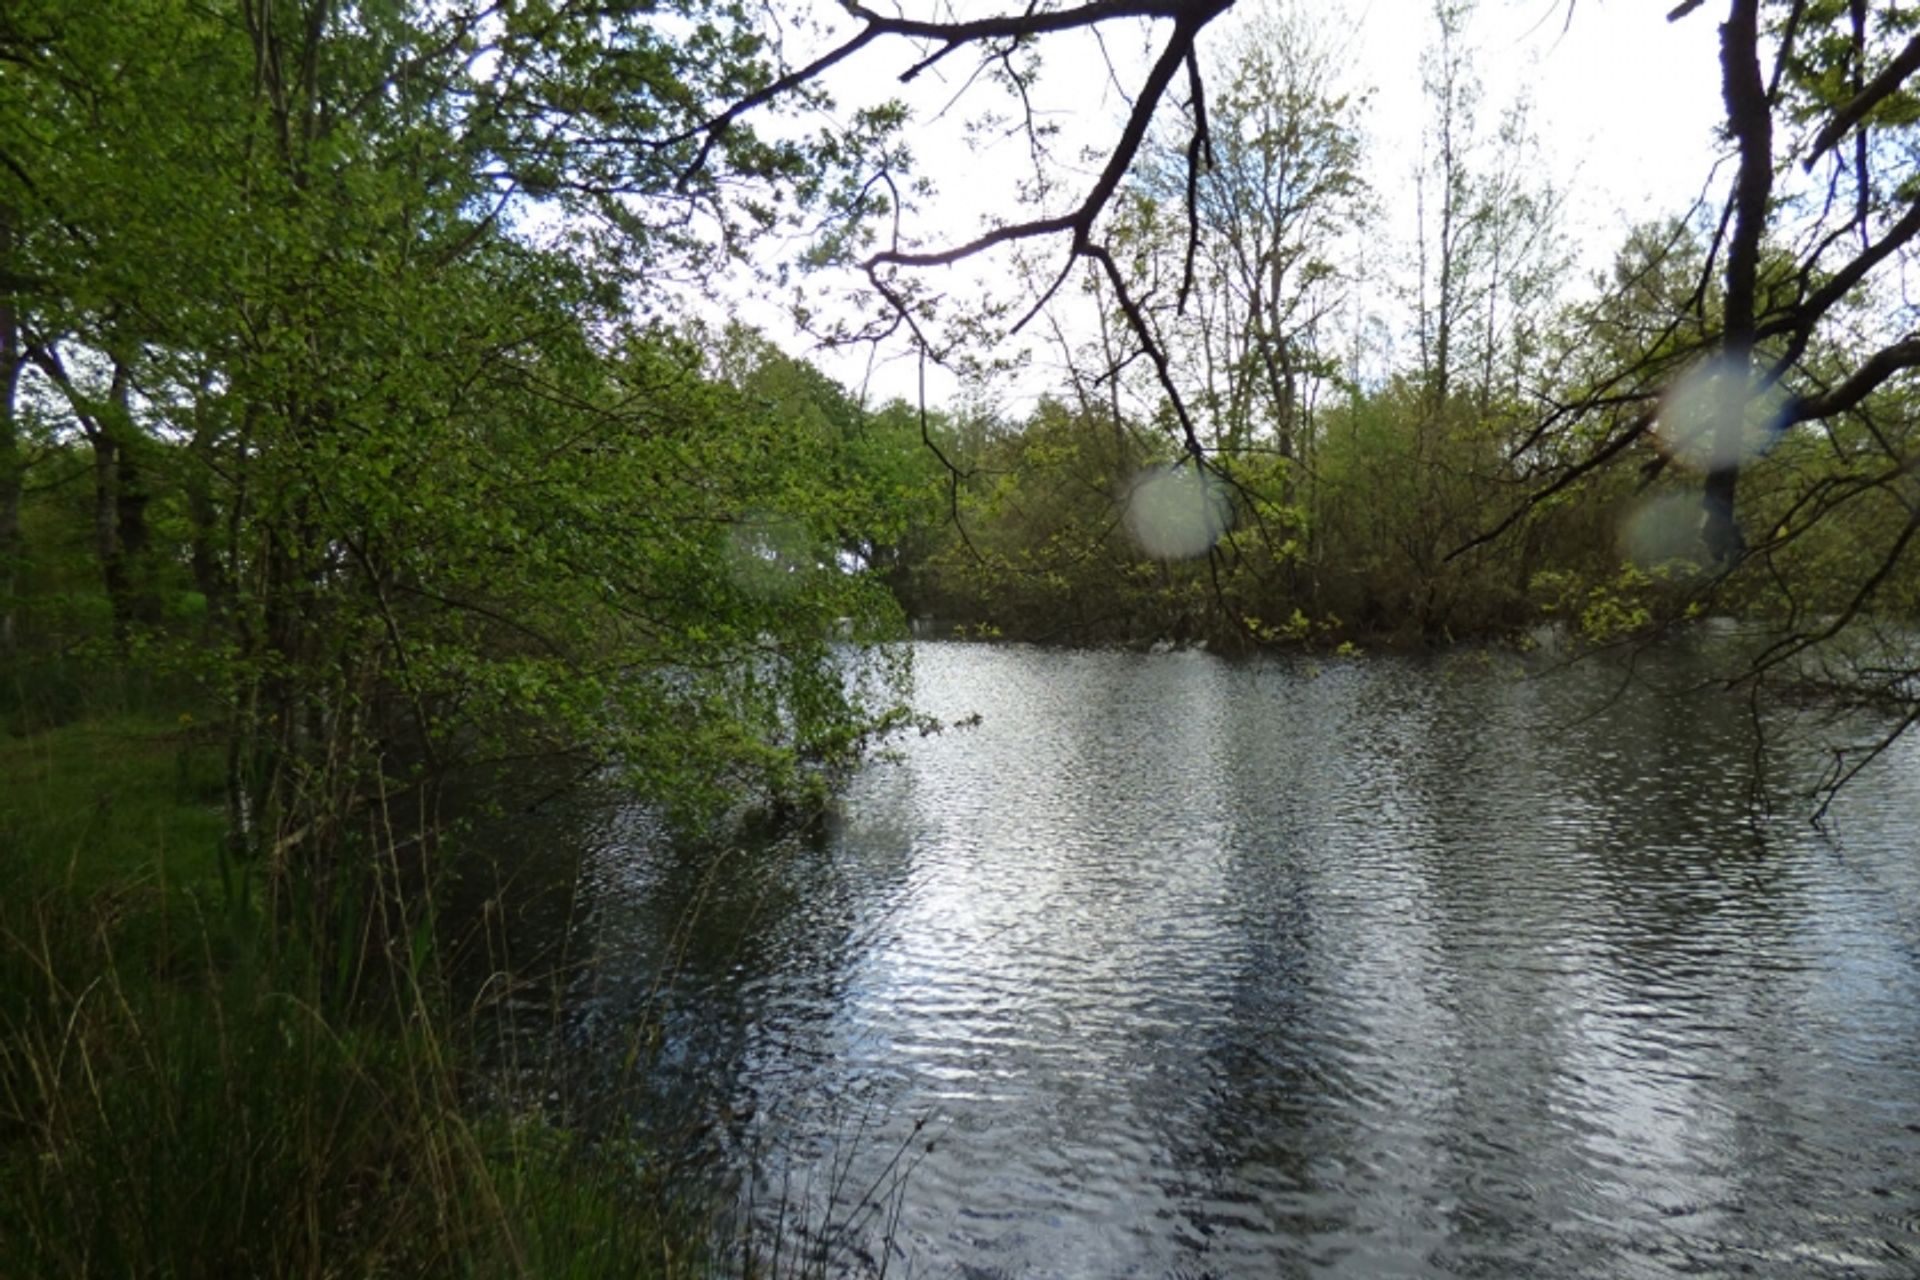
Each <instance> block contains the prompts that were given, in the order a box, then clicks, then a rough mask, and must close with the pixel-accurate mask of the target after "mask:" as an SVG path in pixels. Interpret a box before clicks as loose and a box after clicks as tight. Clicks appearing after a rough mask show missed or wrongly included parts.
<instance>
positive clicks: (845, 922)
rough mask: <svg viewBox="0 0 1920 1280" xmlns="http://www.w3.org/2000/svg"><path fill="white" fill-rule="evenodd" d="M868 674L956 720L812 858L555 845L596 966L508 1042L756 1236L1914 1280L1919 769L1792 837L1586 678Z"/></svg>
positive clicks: (974, 1270)
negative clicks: (655, 1148) (1822, 828)
mask: <svg viewBox="0 0 1920 1280" xmlns="http://www.w3.org/2000/svg"><path fill="white" fill-rule="evenodd" d="M1685 662H1686V659H1684V658H1675V659H1672V660H1670V661H1669V663H1668V665H1669V666H1670V667H1671V668H1672V669H1671V670H1668V671H1667V672H1666V674H1667V675H1668V676H1669V677H1671V679H1672V682H1673V683H1675V684H1680V683H1685V682H1686V677H1687V675H1688V672H1687V670H1686V668H1685ZM917 663H918V672H919V687H920V697H921V700H922V702H923V704H924V706H925V708H926V709H927V710H929V711H931V712H932V713H934V714H935V715H938V716H941V717H944V718H947V719H949V720H957V719H960V718H962V717H966V716H970V715H972V714H974V713H976V712H977V713H978V714H979V716H980V722H979V724H978V725H977V727H974V728H970V729H956V730H951V731H949V732H947V733H945V734H942V735H939V736H935V737H929V738H925V739H915V740H913V741H910V742H908V743H906V744H904V745H903V746H902V748H901V751H900V755H899V758H898V759H895V760H892V761H886V762H880V763H876V764H874V765H872V766H871V767H869V768H867V769H866V770H865V771H864V772H863V773H862V774H861V775H860V776H859V777H858V779H857V780H856V782H855V784H854V786H853V788H852V790H851V792H850V793H849V794H848V796H847V797H846V799H845V802H844V804H842V805H841V806H840V807H839V809H838V810H837V811H836V813H835V814H834V816H833V817H832V819H831V820H830V822H829V824H828V826H827V828H826V830H825V831H824V832H819V833H815V835H814V836H812V837H811V838H807V839H789V840H787V841H784V842H782V843H778V844H776V845H774V846H772V847H760V848H751V849H735V850H731V851H727V852H724V853H722V854H716V853H715V851H713V850H705V851H696V850H687V849H674V848H672V847H671V846H668V845H666V844H665V843H664V842H662V841H661V840H659V838H658V833H657V831H656V830H655V829H654V828H653V826H652V825H651V824H650V823H649V822H648V821H647V819H646V817H645V815H644V814H641V813H638V812H634V811H632V810H623V809H621V808H619V807H618V806H614V805H611V804H609V803H607V802H605V801H604V800H603V801H601V802H599V803H598V804H597V806H592V807H588V808H585V809H581V810H578V811H576V812H575V813H574V815H573V818H572V825H567V826H565V827H564V830H565V832H566V836H565V838H566V839H567V840H570V841H578V842H580V843H582V844H583V845H584V847H585V849H586V852H587V868H588V878H587V881H586V887H585V890H584V892H583V894H582V897H581V899H580V901H579V903H578V904H577V910H576V911H575V913H574V915H573V916H572V918H571V927H572V928H573V929H574V930H575V936H576V938H577V944H576V945H577V946H578V947H580V948H583V949H584V950H585V951H587V952H589V953H591V955H592V956H593V958H594V961H595V964H594V968H593V970H592V976H591V977H590V978H585V979H583V980H582V982H581V984H580V987H579V989H578V990H577V991H576V992H575V993H574V995H573V997H572V1004H571V1006H570V1007H569V1008H568V1009H567V1010H565V1011H564V1012H563V1014H562V1015H561V1018H560V1020H559V1022H558V1023H557V1024H556V1025H558V1026H560V1027H561V1028H562V1035H563V1037H564V1038H565V1039H566V1041H567V1043H568V1044H569V1045H571V1046H572V1050H571V1051H572V1052H575V1053H577V1054H579V1055H580V1056H582V1057H583V1058H585V1059H589V1060H595V1061H599V1062H601V1063H602V1064H604V1063H606V1062H609V1061H613V1060H615V1059H618V1060H619V1061H620V1062H622V1063H623V1064H628V1065H632V1064H637V1065H635V1066H634V1070H636V1071H638V1072H639V1073H640V1074H641V1075H643V1076H644V1077H645V1079H646V1081H647V1084H648V1087H649V1089H650V1090H651V1093H652V1096H653V1097H654V1098H655V1099H656V1102H657V1107H658V1111H657V1113H656V1114H655V1115H654V1116H653V1117H652V1120H651V1122H653V1123H657V1124H660V1125H662V1126H663V1131H670V1132H673V1133H675V1134H678V1135H681V1136H682V1137H684V1139H685V1140H686V1141H687V1142H688V1143H689V1144H690V1147H689V1150H690V1151H691V1152H694V1153H697V1155H689V1156H688V1165H687V1167H688V1169H690V1170H691V1169H694V1168H698V1169H700V1170H702V1171H703V1176H704V1175H713V1176H718V1177H720V1178H721V1179H722V1180H723V1181H726V1180H731V1182H730V1185H733V1186H735V1187H737V1188H739V1193H740V1198H741V1202H742V1206H743V1207H742V1210H741V1211H742V1212H743V1213H750V1214H752V1215H754V1216H755V1217H757V1218H758V1219H760V1220H761V1221H762V1223H763V1227H762V1231H763V1238H764V1233H765V1231H767V1230H770V1229H772V1228H771V1227H770V1226H769V1225H768V1224H770V1223H772V1222H773V1221H774V1219H775V1218H776V1217H777V1216H778V1215H780V1214H783V1213H784V1215H785V1216H784V1218H782V1219H781V1220H782V1221H783V1222H784V1223H785V1224H786V1225H784V1226H783V1227H781V1228H780V1230H781V1231H783V1232H784V1233H785V1234H787V1235H788V1236H789V1237H792V1238H795V1239H798V1238H799V1235H801V1234H804V1235H806V1236H807V1237H808V1238H811V1239H816V1240H817V1239H819V1238H820V1237H821V1235H822V1234H823V1229H824V1233H825V1234H828V1235H831V1237H832V1239H831V1244H832V1247H833V1248H834V1250H835V1252H834V1255H833V1262H832V1269H833V1270H834V1271H836V1272H841V1273H845V1272H853V1273H860V1272H862V1271H870V1270H877V1269H878V1268H880V1267H881V1266H882V1265H884V1266H885V1268H886V1270H887V1274H889V1275H933V1276H953V1275H964V1276H1001V1275H1005V1276H1034V1277H1119V1276H1201V1275H1215V1276H1291V1275H1318V1274H1338V1275H1356V1276H1536V1275H1539V1276H1593V1277H1608V1278H1615V1277H1636V1276H1668V1275H1675V1276H1677V1275H1702V1274H1705V1275H1719V1274H1743V1275H1744V1274H1752V1275H1776V1276H1816V1277H1817V1276H1867V1277H1880V1276H1886V1277H1894V1276H1914V1275H1920V839H1916V826H1917V825H1920V823H1917V822H1916V819H1917V818H1920V768H1917V766H1920V751H1916V750H1913V749H1911V748H1902V749H1900V750H1899V751H1897V752H1896V753H1895V754H1894V755H1893V756H1892V757H1891V758H1890V759H1888V760H1887V761H1886V762H1884V764H1883V766H1882V767H1879V768H1877V769H1876V770H1875V771H1874V772H1873V773H1872V774H1871V775H1870V776H1869V777H1867V778H1865V779H1863V780H1862V781H1861V782H1860V783H1859V784H1857V785H1856V786H1855V787H1854V788H1853V789H1852V790H1850V791H1849V792H1847V793H1845V794H1844V795H1843V797H1842V801H1841V803H1840V804H1839V806H1838V807H1837V809H1836V812H1835V819H1836V822H1837V828H1838V837H1837V838H1835V837H1834V836H1832V835H1826V836H1823V835H1821V834H1819V833H1817V832H1815V831H1814V830H1813V829H1812V828H1811V827H1809V826H1808V825H1807V823H1806V820H1805V819H1806V814H1807V811H1808V802H1807V801H1806V800H1805V799H1804V798H1802V797H1801V796H1800V795H1799V794H1797V791H1798V789H1799V788H1803V787H1804V786H1805V785H1806V784H1807V783H1808V782H1809V781H1811V778H1812V776H1813V775H1812V774H1811V773H1802V772H1797V771H1796V766H1794V765H1793V764H1792V762H1791V757H1789V759H1788V760H1787V761H1786V762H1785V763H1776V764H1775V765H1774V766H1773V767H1772V769H1771V776H1770V780H1769V786H1770V787H1771V790H1772V793H1773V795H1774V797H1775V806H1774V817H1773V818H1771V819H1767V818H1764V817H1756V816H1755V809H1754V807H1753V805H1752V803H1751V799H1752V797H1751V795H1750V792H1749V781H1750V779H1751V777H1752V769H1753V749H1754V745H1755V733H1756V730H1755V727H1754V723H1753V720H1752V718H1751V717H1750V716H1749V714H1748V711H1747V709H1746V707H1745V706H1744V704H1742V703H1740V702H1738V701H1735V700H1731V699H1727V698H1724V697H1722V698H1715V697H1712V696H1693V697H1686V696H1679V695H1677V694H1672V693H1667V692H1659V691H1648V690H1646V689H1643V688H1636V689H1630V690H1628V691H1626V692H1625V693H1623V694H1620V695H1619V696H1617V697H1610V696H1608V695H1609V694H1610V693H1611V692H1612V691H1613V690H1614V689H1615V688H1616V686H1617V684H1618V679H1617V673H1613V672H1609V671H1606V670H1603V669H1601V668H1597V667H1595V668H1582V669H1580V670H1576V671H1575V672H1573V673H1572V674H1571V675H1570V676H1563V677H1560V678H1556V679H1542V678H1529V677H1527V676H1526V675H1525V674H1524V673H1523V672H1522V671H1521V670H1520V668H1519V667H1518V665H1517V664H1516V663H1515V662H1514V661H1513V660H1511V659H1504V658H1488V657H1484V656H1480V657H1468V658H1465V659H1453V660H1445V661H1411V660H1407V661H1401V660H1362V661H1323V662H1318V663H1313V662H1306V661H1285V662H1283V661H1262V662H1228V661H1223V660H1219V659H1216V658H1212V657H1209V656H1207V655H1205V654H1198V653H1184V654H1165V655H1144V654H1131V653H1118V652H1091V653H1090V652H1079V653H1075V652H1062V651H1049V650H1040V649H1031V648H1022V647H1011V646H1008V647H999V646H996V647H987V646H961V645H941V644H930V645H923V646H920V648H919V650H918V655H917ZM1653 665H1654V674H1655V675H1656V676H1658V675H1660V674H1661V670H1660V668H1659V664H1657V663H1656V664H1653ZM1777 727H1778V726H1777ZM1800 758H1801V759H1806V757H1800ZM1812 764H1817V761H1814V762H1812V763H1810V764H1809V766H1808V767H1809V768H1811V767H1812ZM642 1027H644V1028H645V1031H644V1032H640V1031H638V1030H636V1029H637V1028H642ZM623 1046H624V1047H623ZM689 1176H692V1175H691V1174H689ZM796 1221H797V1222H799V1223H800V1224H802V1225H801V1227H800V1228H799V1229H798V1231H797V1232H796V1229H795V1228H794V1227H793V1225H792V1224H793V1223H795V1222H796Z"/></svg>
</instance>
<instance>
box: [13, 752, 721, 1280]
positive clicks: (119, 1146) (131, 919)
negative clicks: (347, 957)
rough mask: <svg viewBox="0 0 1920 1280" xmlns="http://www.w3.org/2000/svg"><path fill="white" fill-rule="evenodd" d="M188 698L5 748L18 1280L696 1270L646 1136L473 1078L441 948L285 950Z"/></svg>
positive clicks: (692, 1229) (697, 1251)
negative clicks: (576, 1120) (337, 989)
mask: <svg viewBox="0 0 1920 1280" xmlns="http://www.w3.org/2000/svg"><path fill="white" fill-rule="evenodd" d="M221 770H222V757H221V752H220V748H219V746H218V743H217V741H216V740H215V738H214V737H213V736H212V735H206V734H202V733H201V732H200V731H199V729H198V727H197V726H196V725H195V723H194V721H193V719H192V717H191V716H190V715H185V714H182V715H180V716H178V717H177V719H175V720H173V721H171V722H169V721H167V720H164V719H156V718H150V717H124V716H123V717H118V718H112V719H90V720H83V721H80V722H76V723H72V724H68V725H65V726H63V727H61V728H58V729H53V730H49V731H45V732H41V733H37V734H34V735H31V736H28V737H24V738H15V739H7V740H0V777H4V778H6V779H7V783H6V786H5V787H4V788H0V848H5V849H6V850H7V856H6V858H5V860H4V862H0V1275H9V1276H14V1275H17V1276H29V1275H31V1276H38V1277H59V1276H97V1275H150V1276H166V1275H182V1276H186V1275H196V1276H198V1275H249V1276H319V1275H375V1274H382V1275H462V1276H488V1277H490V1276H502V1277H505V1276H541V1277H547V1276H581V1277H586V1276H595V1277H597V1276H608V1277H612V1276H622V1277H628V1276H679V1275H690V1274H699V1273H701V1271H702V1266H701V1257H700V1255H701V1252H702V1250H701V1247H700V1244H701V1238H700V1230H699V1229H698V1226H697V1224H694V1223H692V1222H691V1221H689V1220H687V1219H685V1218H681V1217H677V1216H676V1215H675V1214H674V1212H673V1211H671V1210H670V1209H668V1208H666V1207H665V1205H666V1203H667V1201H668V1200H669V1197H668V1196H667V1195H666V1194H665V1192H666V1189H665V1188H662V1187H660V1186H657V1185H653V1184H651V1183H649V1181H648V1179H647V1176H646V1175H645V1174H644V1172H643V1170H644V1167H645V1162H644V1161H643V1160H641V1159H638V1158H637V1153H636V1152H634V1151H632V1150H629V1149H624V1148H622V1147H621V1146H620V1145H619V1144H617V1143H610V1142H608V1141H606V1140H604V1139H602V1140H599V1141H596V1142H595V1143H594V1144H592V1145H588V1144H585V1143H583V1142H581V1141H579V1140H578V1139H577V1138H576V1137H575V1136H574V1135H572V1134H570V1133H569V1132H567V1131H566V1130H565V1129H564V1128H562V1127H559V1126H558V1125H556V1124H555V1123H553V1122H552V1120H551V1119H550V1118H549V1117H547V1116H544V1115H542V1114H540V1113H539V1112H538V1111H536V1110H533V1109H530V1108H525V1107H516V1106H513V1105H511V1104H509V1103H504V1102H501V1101H498V1100H487V1099H488V1098H489V1094H488V1093H487V1091H483V1090H480V1089H477V1088H475V1087H473V1084H474V1082H473V1079H472V1075H473V1073H472V1071H471V1069H470V1068H471V1056H470V1039H469V1035H468V1029H467V1028H466V1027H465V1026H463V1024H462V1020H461V1019H460V1018H459V1017H456V1016H455V1015H454V1014H453V1013H452V1012H451V1011H449V1010H448V1009H447V1008H445V1007H444V1003H443V1001H442V1000H441V999H440V996H439V991H440V984H439V983H437V982H436V981H435V980H434V979H433V975H432V961H431V957H430V956H417V957H415V959H414V960H413V962H412V963H411V965H410V966H409V967H408V968H407V969H406V971H405V973H404V977H405V978H406V981H405V982H402V983H398V984H394V986H393V990H392V992H390V993H389V996H388V998H386V999H383V1000H382V1001H381V1002H380V1003H379V1004H378V1005H377V1006H373V1005H369V1004H368V1003H366V1002H354V1003H347V1002H343V1001H341V1000H340V999H338V998H337V997H334V996H330V995H329V994H328V990H329V984H327V983H326V982H324V981H322V980H321V975H320V974H319V973H318V972H317V971H316V970H317V966H316V965H315V964H313V963H311V957H310V956H307V955H305V954H303V953H302V952H301V951H300V949H298V948H288V947H285V946H276V947H269V946H267V945H265V944H266V941H267V939H266V935H265V931H264V929H263V925H262V913H261V911H260V908H259V906H258V904H257V902H256V901H255V900H254V895H251V894H249V893H248V892H247V891H246V887H245V885H244V883H242V881H243V879H244V878H243V877H237V876H236V873H235V871H234V869H232V868H226V869H224V873H223V868H222V866H221V858H220V848H221V843H220V841H221V832H222V828H223V822H222V813H221V808H220V797H221V776H222V773H221Z"/></svg>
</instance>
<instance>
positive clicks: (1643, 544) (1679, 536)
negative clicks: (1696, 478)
mask: <svg viewBox="0 0 1920 1280" xmlns="http://www.w3.org/2000/svg"><path fill="white" fill-rule="evenodd" d="M1704 511H1705V508H1704V507H1703V506H1702V505H1701V498H1700V495H1699V494H1698V493H1695V492H1691V491H1688V492H1683V493H1663V494H1659V495H1658V496H1656V497H1652V498H1649V499H1647V500H1646V501H1645V502H1643V503H1641V504H1640V505H1639V506H1637V507H1635V508H1634V509H1633V512H1632V514H1630V515H1628V516H1627V518H1626V519H1625V520H1624V521H1622V522H1621V525H1620V549H1621V550H1622V551H1623V552H1625V553H1626V555H1627V557H1628V558H1629V559H1631V560H1632V561H1633V562H1634V563H1635V564H1637V565H1640V566H1641V567H1642V568H1651V567H1652V566H1654V565H1656V564H1669V563H1671V562H1673V561H1676V560H1685V561H1691V562H1692V563H1693V564H1696V565H1703V564H1707V563H1709V562H1710V561H1711V560H1712V558H1713V557H1712V556H1710V555H1709V554H1708V553H1707V547H1706V543H1705V542H1704V541H1703V540H1702V538H1701V536H1700V527H1701V521H1702V519H1703V515H1704Z"/></svg>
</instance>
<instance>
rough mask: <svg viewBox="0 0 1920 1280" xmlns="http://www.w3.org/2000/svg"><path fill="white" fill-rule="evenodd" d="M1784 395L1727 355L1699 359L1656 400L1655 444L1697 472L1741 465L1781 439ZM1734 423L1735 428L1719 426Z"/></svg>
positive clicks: (1668, 455) (1672, 457) (1675, 459)
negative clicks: (1657, 407) (1737, 427)
mask: <svg viewBox="0 0 1920 1280" xmlns="http://www.w3.org/2000/svg"><path fill="white" fill-rule="evenodd" d="M1784 408H1785V396H1784V395H1783V394H1782V393H1781V392H1780V391H1779V389H1778V388H1777V387H1774V388H1769V387H1767V386H1766V385H1765V382H1764V380H1763V379H1762V378H1761V377H1760V376H1759V375H1758V374H1757V373H1755V372H1754V371H1752V370H1748V369H1743V368H1742V367H1741V366H1740V363H1739V362H1738V361H1735V360H1731V359H1729V358H1728V357H1726V356H1714V357H1713V358H1712V359H1709V360H1703V361H1701V362H1700V363H1699V364H1697V365H1695V366H1694V367H1693V368H1692V369H1690V370H1688V371H1687V372H1686V373H1685V374H1682V375H1681V376H1680V378H1679V379H1678V380H1676V381H1675V382H1674V384H1673V385H1672V386H1670V387H1668V388H1667V391H1666V394H1665V395H1663V396H1661V397H1660V409H1659V414H1658V416H1657V417H1656V418H1655V419H1654V442H1655V443H1656V444H1657V445H1658V446H1659V448H1660V451H1661V452H1662V453H1664V454H1666V455H1667V457H1668V458H1670V459H1672V460H1673V461H1674V462H1677V463H1680V464H1681V465H1682V466H1686V467H1691V468H1692V469H1694V470H1695V471H1718V470H1723V469H1725V468H1727V467H1739V466H1745V465H1746V464H1747V463H1749V462H1751V461H1753V460H1754V459H1755V458H1758V457H1759V456H1760V455H1761V454H1763V453H1765V452H1766V451H1767V449H1768V448H1769V447H1770V446H1771V445H1772V444H1773V442H1774V439H1775V438H1776V437H1777V436H1778V435H1779V434H1780V426H1781V421H1782V419H1781V414H1782V411H1783V410H1784ZM1729 419H1734V420H1737V422H1738V424H1739V429H1738V430H1737V431H1733V432H1728V431H1726V430H1723V424H1724V423H1726V422H1727V421H1728V420H1729Z"/></svg>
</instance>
